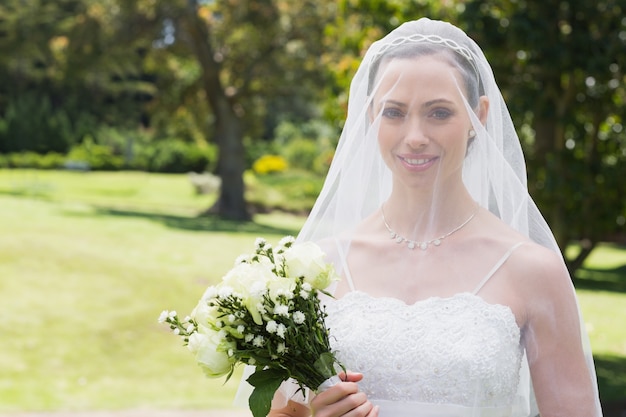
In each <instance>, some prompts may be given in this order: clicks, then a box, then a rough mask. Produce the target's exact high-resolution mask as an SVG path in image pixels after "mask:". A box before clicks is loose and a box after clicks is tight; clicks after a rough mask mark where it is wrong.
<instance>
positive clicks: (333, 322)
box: [327, 291, 523, 415]
mask: <svg viewBox="0 0 626 417" xmlns="http://www.w3.org/2000/svg"><path fill="white" fill-rule="evenodd" d="M327 312H328V315H329V316H328V318H327V325H328V326H329V328H330V331H331V335H332V344H333V349H334V350H336V351H337V356H338V359H339V360H340V361H341V362H342V363H343V364H344V365H345V366H346V368H347V369H350V370H354V371H358V372H361V373H363V374H364V375H365V377H364V379H363V380H362V381H361V382H360V383H359V385H360V387H361V389H362V390H363V391H364V392H366V393H367V394H368V397H369V398H370V399H371V400H372V401H374V402H376V400H383V401H391V402H418V403H430V404H454V405H460V406H467V407H474V406H478V407H496V408H499V409H507V408H509V409H510V406H511V404H512V403H513V401H514V397H515V394H516V391H517V386H518V381H519V369H520V364H521V360H522V356H523V349H522V346H521V343H520V329H519V327H518V325H517V323H516V321H515V316H514V315H513V312H512V311H511V310H510V308H509V307H507V306H503V305H496V304H489V303H487V302H486V301H484V300H483V299H482V298H480V297H479V296H477V295H474V294H471V293H461V294H457V295H455V296H453V297H450V298H429V299H426V300H423V301H419V302H417V303H415V304H412V305H407V304H405V303H404V302H403V301H401V300H398V299H394V298H375V297H372V296H370V295H368V294H366V293H363V292H360V291H351V292H349V293H347V294H346V295H345V296H343V297H342V298H340V299H338V300H331V301H329V302H328V304H327ZM433 415H435V414H433ZM459 415H460V414H459ZM472 415H474V414H472ZM480 415H486V414H480ZM498 415H506V414H498ZM509 415H510V414H509Z"/></svg>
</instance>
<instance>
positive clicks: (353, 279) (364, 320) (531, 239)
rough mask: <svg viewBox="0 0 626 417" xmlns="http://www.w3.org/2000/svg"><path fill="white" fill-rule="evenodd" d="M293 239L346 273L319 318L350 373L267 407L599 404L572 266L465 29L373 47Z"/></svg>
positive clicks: (420, 27) (406, 32) (582, 407)
mask: <svg viewBox="0 0 626 417" xmlns="http://www.w3.org/2000/svg"><path fill="white" fill-rule="evenodd" d="M389 237H391V239H390V238H389ZM298 239H299V240H301V241H306V240H313V241H316V242H319V244H320V245H321V246H323V248H324V251H325V252H326V253H327V254H328V257H329V259H330V260H331V261H333V262H334V263H335V266H336V268H337V269H338V271H339V272H340V273H341V276H342V279H341V280H340V281H339V282H337V283H336V285H333V286H332V287H331V288H329V289H328V290H329V291H330V292H332V294H333V295H334V297H335V298H334V299H330V300H328V301H327V303H326V307H327V312H328V320H327V323H328V325H329V327H330V329H331V336H332V337H331V340H333V341H334V346H333V348H334V349H336V351H337V358H338V360H339V361H340V362H341V363H342V364H344V365H345V366H346V368H347V369H348V370H349V371H350V372H348V373H347V374H346V375H344V379H345V380H344V381H343V382H340V383H338V384H337V385H335V386H333V387H331V388H329V389H327V390H326V391H324V392H322V393H318V394H317V395H313V394H312V393H309V394H310V395H307V396H302V395H301V393H297V392H295V390H294V389H292V387H293V386H292V385H290V384H285V385H284V386H282V387H281V389H280V390H279V392H278V393H277V395H276V396H275V399H274V400H275V401H274V409H273V410H272V411H271V412H270V416H273V417H278V416H280V417H284V416H294V417H295V416H298V417H300V416H308V415H311V414H313V415H315V416H316V417H338V416H350V417H359V416H360V417H389V416H392V417H423V416H428V417H432V416H446V417H469V416H483V417H484V416H489V417H534V416H536V415H538V414H539V413H541V415H545V416H551V417H558V416H563V417H565V416H567V417H583V416H584V417H588V416H594V417H599V416H601V415H602V412H601V410H600V405H599V401H598V392H597V386H596V382H595V372H594V365H593V360H592V357H591V350H590V348H589V344H588V340H587V335H586V329H585V328H584V327H583V326H581V322H582V321H581V316H580V312H579V309H578V306H577V302H576V299H575V293H574V290H573V287H572V284H571V279H570V277H569V275H568V272H567V269H566V267H565V264H564V262H563V259H562V257H561V254H560V251H559V248H558V246H557V245H556V243H555V240H554V237H553V235H552V233H551V231H550V228H549V227H548V225H547V224H546V223H545V221H544V220H543V217H542V215H541V213H539V211H538V209H537V208H536V206H535V204H534V203H533V201H532V199H531V198H530V196H529V194H528V189H527V186H526V170H525V163H524V156H523V154H522V150H521V146H520V143H519V139H518V136H517V134H516V132H515V128H514V126H513V123H512V121H511V118H510V116H509V113H508V110H507V107H506V104H505V103H504V101H503V98H502V95H501V94H500V90H499V89H498V86H497V84H496V82H495V79H494V76H493V73H492V71H491V67H490V65H489V63H488V62H487V60H486V58H485V56H484V54H483V53H482V51H481V49H480V48H479V47H478V45H476V43H475V42H474V41H472V40H471V39H470V38H468V37H467V35H466V34H465V33H463V32H462V31H461V30H460V29H458V28H456V27H454V26H452V25H450V24H448V23H445V22H437V21H432V20H429V19H420V20H418V21H414V22H408V23H405V24H403V25H401V26H400V27H398V28H397V29H396V30H394V31H393V32H391V33H390V34H389V35H387V36H385V37H384V38H383V39H381V40H379V41H377V42H375V43H374V44H373V45H372V46H371V48H370V49H369V50H368V51H367V53H366V55H365V57H364V58H363V61H362V63H361V65H360V67H359V69H358V71H357V73H356V74H355V76H354V78H353V81H352V83H351V87H350V103H349V106H348V117H347V120H346V123H345V125H344V130H343V132H342V135H341V138H340V140H339V144H338V147H337V152H336V154H335V158H334V160H333V163H332V165H331V168H330V171H329V174H328V177H327V179H326V182H325V185H324V188H323V189H322V192H321V194H320V196H319V198H318V200H317V202H316V205H315V206H314V208H313V210H312V212H311V215H310V216H309V218H308V220H307V222H306V223H305V225H304V227H303V229H302V231H301V232H300V234H299V236H298Z"/></svg>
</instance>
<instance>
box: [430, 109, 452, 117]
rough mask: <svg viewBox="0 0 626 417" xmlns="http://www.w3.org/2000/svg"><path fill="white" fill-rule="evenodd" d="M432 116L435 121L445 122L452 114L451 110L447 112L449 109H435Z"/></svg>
mask: <svg viewBox="0 0 626 417" xmlns="http://www.w3.org/2000/svg"><path fill="white" fill-rule="evenodd" d="M431 115H432V117H434V118H435V119H440V120H444V119H447V118H448V117H450V116H452V112H451V111H450V110H447V109H435V110H433V112H432V113H431Z"/></svg>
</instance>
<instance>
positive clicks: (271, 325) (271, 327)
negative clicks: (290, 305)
mask: <svg viewBox="0 0 626 417" xmlns="http://www.w3.org/2000/svg"><path fill="white" fill-rule="evenodd" d="M277 329H278V323H276V322H275V321H274V320H270V321H269V322H267V325H266V326H265V330H267V332H268V333H276V331H277Z"/></svg>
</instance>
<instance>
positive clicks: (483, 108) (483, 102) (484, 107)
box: [476, 96, 489, 126]
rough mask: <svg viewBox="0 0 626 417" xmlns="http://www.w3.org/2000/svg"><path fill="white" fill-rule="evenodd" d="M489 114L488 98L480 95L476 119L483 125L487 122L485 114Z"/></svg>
mask: <svg viewBox="0 0 626 417" xmlns="http://www.w3.org/2000/svg"><path fill="white" fill-rule="evenodd" d="M488 114H489V98H488V97H487V96H480V98H479V99H478V111H477V112H476V115H477V116H478V120H480V123H482V125H483V126H485V124H487V115H488Z"/></svg>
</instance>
